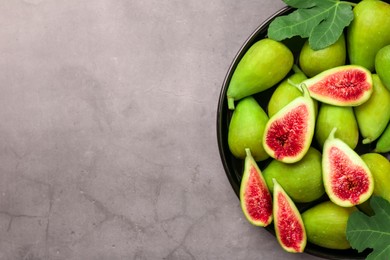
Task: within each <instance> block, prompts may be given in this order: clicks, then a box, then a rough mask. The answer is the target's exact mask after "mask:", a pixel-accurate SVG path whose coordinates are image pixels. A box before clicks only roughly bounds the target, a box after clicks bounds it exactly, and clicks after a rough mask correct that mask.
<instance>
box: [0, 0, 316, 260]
mask: <svg viewBox="0 0 390 260" xmlns="http://www.w3.org/2000/svg"><path fill="white" fill-rule="evenodd" d="M283 6H284V4H283V2H282V1H275V0H256V1H236V0H228V1H222V0H216V1H210V0H186V1H182V0H144V1H141V0H139V1H136V0H81V1H80V0H51V1H50V0H24V1H22V0H12V1H11V0H0V13H1V16H0V24H1V26H0V54H1V56H0V106H1V107H0V144H1V146H0V147H1V150H0V191H1V193H0V259H1V260H3V259H4V260H8V259H11V260H12V259H16V260H19V259H29V260H44V259H45V260H46V259H54V260H62V259H72V260H76V259H112V260H116V259H137V260H138V259H184V260H185V259H315V258H314V257H311V256H309V255H306V254H303V255H302V254H301V255H294V254H288V253H285V252H284V251H283V250H282V249H281V248H280V247H279V245H278V244H277V242H276V239H275V238H274V237H272V236H271V235H270V234H269V233H268V232H266V231H265V230H263V229H261V228H255V227H253V226H251V225H250V224H248V222H247V221H246V220H245V218H244V217H243V214H242V212H241V209H240V206H239V201H238V199H237V197H236V195H235V194H234V192H233V190H232V188H231V186H230V184H229V182H228V180H227V178H226V176H225V172H224V170H223V167H222V163H221V161H220V157H219V153H218V148H217V141H216V129H215V125H216V123H215V122H216V109H217V101H218V96H219V92H220V89H221V84H222V82H223V79H224V77H225V74H226V71H227V69H228V67H229V65H230V63H231V61H232V59H233V57H234V56H235V54H236V53H237V51H238V49H239V48H240V46H241V45H242V43H243V42H244V41H245V40H246V39H247V37H248V36H249V35H250V34H251V33H252V32H253V31H254V29H255V28H256V27H257V26H258V25H259V24H260V23H261V22H263V21H264V20H265V19H266V18H268V17H269V16H270V15H271V14H272V13H273V12H275V11H277V10H279V9H280V8H281V7H283Z"/></svg>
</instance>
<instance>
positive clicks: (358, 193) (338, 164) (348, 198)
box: [322, 128, 374, 207]
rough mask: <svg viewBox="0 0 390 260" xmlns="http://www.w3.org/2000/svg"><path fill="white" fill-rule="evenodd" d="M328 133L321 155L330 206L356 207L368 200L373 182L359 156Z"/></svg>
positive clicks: (333, 132)
mask: <svg viewBox="0 0 390 260" xmlns="http://www.w3.org/2000/svg"><path fill="white" fill-rule="evenodd" d="M335 132H336V128H334V129H333V130H332V131H331V133H330V134H329V137H328V139H326V141H325V143H324V149H323V153H322V174H323V180H324V186H325V192H326V193H327V194H328V196H329V198H330V200H331V201H333V203H335V204H337V205H339V206H342V207H352V206H355V205H359V204H361V203H363V202H365V201H366V200H368V199H369V198H370V196H371V195H372V193H373V190H374V180H373V177H372V174H371V172H370V169H369V168H368V167H367V165H366V163H365V162H364V161H363V160H362V159H361V157H360V156H359V155H358V154H357V153H356V152H355V151H354V150H353V149H352V148H350V147H349V146H348V145H347V144H346V143H345V142H344V141H342V140H341V139H339V138H335Z"/></svg>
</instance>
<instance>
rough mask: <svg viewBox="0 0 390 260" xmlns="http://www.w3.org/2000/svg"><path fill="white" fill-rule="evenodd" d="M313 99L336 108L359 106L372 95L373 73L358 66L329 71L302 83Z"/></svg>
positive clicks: (341, 67)
mask: <svg viewBox="0 0 390 260" xmlns="http://www.w3.org/2000/svg"><path fill="white" fill-rule="evenodd" d="M302 84H305V85H306V86H307V88H308V90H309V92H310V95H311V97H312V98H314V99H316V100H318V101H321V102H323V103H327V104H330V105H336V106H358V105H360V104H363V103H364V102H366V101H367V100H368V99H369V98H370V96H371V93H372V89H373V88H372V77H371V72H370V71H369V70H367V69H366V68H364V67H362V66H358V65H343V66H338V67H335V68H332V69H328V70H326V71H324V72H321V73H320V74H317V75H316V76H314V77H312V78H310V79H307V80H305V81H303V82H302Z"/></svg>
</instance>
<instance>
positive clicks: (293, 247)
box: [273, 179, 307, 253]
mask: <svg viewBox="0 0 390 260" xmlns="http://www.w3.org/2000/svg"><path fill="white" fill-rule="evenodd" d="M273 182H274V194H273V197H274V202H273V211H274V225H275V233H276V238H277V239H278V242H279V244H280V245H281V246H282V248H283V249H284V250H286V251H287V252H292V253H300V252H303V251H304V249H305V247H306V242H307V237H306V230H305V226H304V224H303V221H302V217H301V214H300V213H299V211H298V209H297V207H296V206H295V204H294V202H293V201H292V200H291V198H290V197H289V196H288V195H287V193H286V192H285V191H284V189H283V187H282V186H281V185H280V184H279V183H278V182H277V181H276V179H273Z"/></svg>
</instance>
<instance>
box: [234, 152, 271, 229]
mask: <svg viewBox="0 0 390 260" xmlns="http://www.w3.org/2000/svg"><path fill="white" fill-rule="evenodd" d="M245 152H246V157H245V162H244V173H243V176H242V180H241V186H240V203H241V208H242V211H243V212H244V215H245V217H246V218H247V220H248V221H249V222H250V223H252V224H253V225H255V226H262V227H265V226H267V225H269V224H270V223H271V222H272V197H271V193H270V191H269V189H268V187H267V184H266V182H265V180H264V178H263V175H262V173H261V170H260V168H259V167H258V165H257V163H256V161H255V160H254V158H253V156H252V154H251V152H250V149H248V148H247V149H245Z"/></svg>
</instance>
